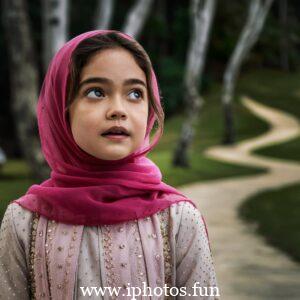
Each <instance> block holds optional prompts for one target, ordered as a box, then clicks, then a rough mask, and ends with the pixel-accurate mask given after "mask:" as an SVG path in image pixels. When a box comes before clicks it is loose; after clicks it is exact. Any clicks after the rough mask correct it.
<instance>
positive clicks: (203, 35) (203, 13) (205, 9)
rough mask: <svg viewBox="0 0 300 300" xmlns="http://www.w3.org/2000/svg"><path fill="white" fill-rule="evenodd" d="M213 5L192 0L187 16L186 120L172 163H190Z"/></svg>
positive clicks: (213, 1) (200, 0) (212, 2)
mask: <svg viewBox="0 0 300 300" xmlns="http://www.w3.org/2000/svg"><path fill="white" fill-rule="evenodd" d="M215 7H216V1H215V0H192V1H191V6H190V15H191V20H192V22H191V23H192V26H191V32H192V34H191V39H190V43H189V47H188V53H187V63H186V68H185V74H184V80H183V90H184V102H185V121H184V123H183V126H182V130H181V135H180V138H179V141H178V144H177V147H176V149H175V152H174V157H173V162H172V163H173V165H174V166H181V167H189V166H190V164H189V162H188V155H187V151H188V147H189V146H190V145H191V143H192V140H193V137H194V127H195V123H196V121H197V120H198V118H199V112H200V108H201V107H202V106H203V105H204V100H203V98H202V97H201V96H200V95H199V93H198V88H199V83H201V82H202V74H203V68H204V64H205V59H206V50H207V45H208V41H209V33H210V28H211V24H212V20H213V17H214V12H215Z"/></svg>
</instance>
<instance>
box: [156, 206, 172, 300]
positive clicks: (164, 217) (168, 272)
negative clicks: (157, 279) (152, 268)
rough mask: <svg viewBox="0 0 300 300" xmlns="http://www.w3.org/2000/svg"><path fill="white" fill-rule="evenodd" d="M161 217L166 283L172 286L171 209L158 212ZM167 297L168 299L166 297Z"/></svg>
mask: <svg viewBox="0 0 300 300" xmlns="http://www.w3.org/2000/svg"><path fill="white" fill-rule="evenodd" d="M157 215H158V217H159V219H160V230H161V235H162V237H163V254H164V266H165V284H166V286H168V287H169V288H171V286H172V261H171V247H170V241H169V209H164V210H162V211H160V212H158V213H157ZM165 299H167V298H166V297H165Z"/></svg>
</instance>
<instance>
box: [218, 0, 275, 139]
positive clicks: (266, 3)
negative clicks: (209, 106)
mask: <svg viewBox="0 0 300 300" xmlns="http://www.w3.org/2000/svg"><path fill="white" fill-rule="evenodd" d="M272 2H273V0H251V1H250V3H249V10H248V16H247V20H246V23H245V25H244V28H243V29H242V32H241V34H240V37H239V39H238V42H237V44H236V46H235V49H234V51H233V53H232V55H231V57H230V59H229V62H228V64H227V67H226V70H225V73H224V77H223V92H222V107H223V112H224V129H225V132H224V138H223V143H225V144H230V143H233V142H234V140H235V134H234V126H233V113H232V98H233V94H234V90H235V86H236V81H237V77H238V74H239V71H240V68H241V65H242V63H243V61H244V60H245V58H246V56H247V55H248V54H249V52H250V50H251V49H252V47H253V46H254V44H255V43H256V42H257V40H258V37H259V34H260V32H261V30H262V28H263V25H264V23H265V19H266V16H267V14H268V12H269V9H270V7H271V4H272Z"/></svg>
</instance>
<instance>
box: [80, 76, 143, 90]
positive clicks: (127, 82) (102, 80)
mask: <svg viewBox="0 0 300 300" xmlns="http://www.w3.org/2000/svg"><path fill="white" fill-rule="evenodd" d="M93 82H96V83H106V84H113V81H112V80H111V79H108V78H105V77H89V78H87V79H85V80H83V81H81V82H80V84H79V87H78V89H80V88H81V87H82V86H83V85H85V84H88V83H93ZM123 84H124V85H131V84H140V85H142V86H144V87H145V88H147V87H146V84H145V82H144V81H143V80H140V79H137V78H129V79H126V80H124V81H123Z"/></svg>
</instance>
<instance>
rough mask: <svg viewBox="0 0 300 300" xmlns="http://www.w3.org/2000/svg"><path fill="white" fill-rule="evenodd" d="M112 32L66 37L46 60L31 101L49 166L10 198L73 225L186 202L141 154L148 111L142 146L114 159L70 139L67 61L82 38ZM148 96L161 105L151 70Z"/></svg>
mask: <svg viewBox="0 0 300 300" xmlns="http://www.w3.org/2000/svg"><path fill="white" fill-rule="evenodd" d="M109 32H116V33H118V34H120V35H121V36H123V37H124V38H126V39H129V40H133V38H132V37H130V36H129V35H127V34H124V33H122V32H120V31H116V30H93V31H88V32H85V33H82V34H80V35H78V36H76V37H74V38H73V39H71V40H70V41H68V42H67V43H66V44H65V45H64V46H63V47H62V48H61V49H60V50H59V51H58V52H57V53H56V55H55V56H54V57H53V59H52V60H51V62H50V64H49V67H48V70H47V73H46V76H45V79H44V82H43V85H42V88H41V92H40V95H39V99H38V103H37V119H38V129H39V135H40V140H41V147H42V152H43V154H44V157H45V159H46V161H47V163H48V165H49V166H50V168H51V173H50V178H49V179H47V180H45V181H43V182H42V183H41V184H34V185H32V186H31V187H29V189H28V190H27V192H26V194H25V195H23V196H22V197H20V198H19V199H17V200H14V201H13V202H16V203H18V204H19V205H21V206H22V207H24V208H26V209H28V210H31V211H33V212H38V213H39V214H40V215H43V216H44V217H46V218H48V219H51V220H55V221H57V222H62V223H66V224H74V225H87V226H94V225H104V224H115V223H119V222H123V221H129V220H133V219H138V218H145V217H147V216H150V215H152V214H154V213H156V212H158V211H160V210H162V209H165V208H167V207H169V206H170V205H172V204H174V203H176V202H180V201H188V202H190V203H191V204H192V205H193V206H194V207H196V205H195V204H194V202H193V201H192V200H190V199H187V198H186V196H184V195H183V194H182V193H180V192H179V191H178V190H176V189H175V188H174V187H172V186H169V185H167V184H166V183H164V182H162V174H161V172H160V169H159V168H158V167H157V166H156V165H155V164H154V163H153V162H152V161H151V160H150V159H149V158H147V157H146V154H147V153H148V152H149V151H151V150H152V149H153V148H154V146H155V145H156V144H157V143H158V140H159V138H160V136H157V135H155V136H154V138H153V143H152V144H149V140H150V133H151V130H152V128H153V125H154V122H155V114H154V111H153V109H152V108H151V110H150V115H149V121H148V124H147V130H146V135H145V139H144V142H143V144H142V145H141V146H140V148H139V149H137V150H136V151H135V152H133V153H131V154H130V155H128V156H126V157H124V158H122V159H118V160H103V159H99V158H96V157H94V156H92V155H90V154H88V153H87V152H85V151H84V150H82V149H81V148H80V147H79V146H78V145H77V144H76V142H75V140H74V138H73V135H72V132H71V128H70V125H69V122H68V119H67V116H66V115H67V113H66V96H67V95H66V87H67V79H68V76H69V63H70V59H71V55H72V52H73V50H74V49H75V48H76V46H77V45H78V44H79V43H80V42H81V41H83V40H84V39H86V38H89V37H92V36H94V35H98V34H106V33H109ZM151 79H152V86H151V87H150V88H152V90H153V95H154V97H155V99H154V100H155V101H156V103H157V105H159V106H161V103H160V96H159V90H158V85H157V81H156V76H155V74H154V71H153V69H151Z"/></svg>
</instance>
